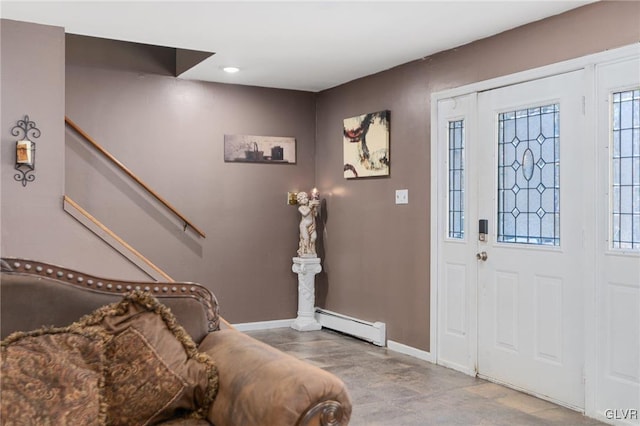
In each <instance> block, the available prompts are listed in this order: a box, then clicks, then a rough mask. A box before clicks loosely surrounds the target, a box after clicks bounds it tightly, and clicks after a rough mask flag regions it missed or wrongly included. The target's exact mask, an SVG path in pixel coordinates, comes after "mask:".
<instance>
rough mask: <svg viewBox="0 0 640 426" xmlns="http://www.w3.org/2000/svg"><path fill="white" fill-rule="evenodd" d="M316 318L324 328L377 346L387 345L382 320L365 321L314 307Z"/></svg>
mask: <svg viewBox="0 0 640 426" xmlns="http://www.w3.org/2000/svg"><path fill="white" fill-rule="evenodd" d="M315 317H316V320H317V321H318V322H319V323H320V325H322V326H323V327H325V328H328V329H330V330H336V331H339V332H341V333H344V334H348V335H350V336H354V337H357V338H359V339H362V340H366V341H367V342H371V343H373V344H374V345H377V346H386V345H387V328H386V325H385V323H383V322H367V321H362V320H359V319H357V318H352V317H349V316H346V315H342V314H338V313H336V312H331V311H328V310H326V309H320V308H316V314H315Z"/></svg>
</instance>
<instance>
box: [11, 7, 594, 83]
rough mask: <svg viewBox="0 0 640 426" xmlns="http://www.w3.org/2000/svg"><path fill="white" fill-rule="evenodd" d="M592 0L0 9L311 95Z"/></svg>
mask: <svg viewBox="0 0 640 426" xmlns="http://www.w3.org/2000/svg"><path fill="white" fill-rule="evenodd" d="M592 2H593V0H587V1H563V0H547V1H518V0H508V1H507V0H504V1H406V2H405V1H335V0H334V1H327V0H325V1H281V2H273V1H252V2H251V1H226V2H225V1H195V2H188V1H182V2H180V1H137V2H133V1H107V2H102V1H71V2H61V1H40V2H35V1H2V2H1V3H0V15H1V16H2V18H6V19H14V20H19V21H28V22H36V23H42V24H49V25H56V26H61V27H64V28H65V30H66V32H68V33H73V34H82V35H89V36H95V37H103V38H111V39H116V40H125V41H133V42H138V43H147V44H154V45H160V46H167V47H175V48H184V49H192V50H201V51H207V52H215V55H213V56H211V57H210V58H208V59H206V60H205V61H203V62H202V63H200V64H199V65H197V66H195V67H194V68H192V69H191V70H189V71H187V72H186V73H185V74H183V75H182V76H181V78H187V79H197V80H205V81H215V82H224V83H234V84H245V85H253V86H264V87H277V88H286V89H296V90H307V91H313V92H316V91H320V90H324V89H327V88H331V87H334V86H337V85H340V84H342V83H346V82H348V81H351V80H354V79H357V78H359V77H363V76H366V75H369V74H373V73H376V72H379V71H383V70H386V69H389V68H392V67H394V66H396V65H400V64H403V63H406V62H410V61H412V60H415V59H419V58H422V57H425V56H429V55H431V54H433V53H436V52H439V51H442V50H446V49H450V48H453V47H456V46H460V45H463V44H466V43H469V42H471V41H473V40H477V39H480V38H484V37H488V36H491V35H493V34H497V33H500V32H503V31H505V30H508V29H510V28H514V27H517V26H520V25H523V24H526V23H529V22H533V21H537V20H540V19H544V18H545V17H548V16H552V15H556V14H559V13H562V12H565V11H567V10H570V9H573V8H576V7H580V6H583V5H585V4H588V3H592ZM227 65H233V66H236V67H239V68H240V69H241V71H240V72H239V73H236V74H232V75H231V74H227V73H225V72H224V71H222V68H223V67H224V66H227Z"/></svg>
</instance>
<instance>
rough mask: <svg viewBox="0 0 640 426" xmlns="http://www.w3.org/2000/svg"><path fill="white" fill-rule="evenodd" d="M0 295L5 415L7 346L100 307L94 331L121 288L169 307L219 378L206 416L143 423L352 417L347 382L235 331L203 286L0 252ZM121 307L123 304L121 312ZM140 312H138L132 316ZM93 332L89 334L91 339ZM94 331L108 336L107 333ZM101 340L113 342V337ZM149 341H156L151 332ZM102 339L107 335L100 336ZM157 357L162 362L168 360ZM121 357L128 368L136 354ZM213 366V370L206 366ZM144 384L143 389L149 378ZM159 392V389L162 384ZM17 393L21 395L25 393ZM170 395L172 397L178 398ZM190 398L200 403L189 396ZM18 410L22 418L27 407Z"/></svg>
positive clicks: (319, 421)
mask: <svg viewBox="0 0 640 426" xmlns="http://www.w3.org/2000/svg"><path fill="white" fill-rule="evenodd" d="M0 292H1V295H2V297H1V299H0V301H1V306H0V313H1V318H0V319H1V321H0V326H1V327H0V328H1V330H0V332H1V337H2V339H3V340H2V362H3V364H2V381H3V388H2V390H3V398H2V400H3V404H2V405H3V407H2V411H3V412H2V414H3V417H5V416H7V415H13V414H11V412H10V411H8V410H10V408H11V407H7V406H6V405H7V403H6V401H5V399H6V398H5V396H9V395H10V391H11V386H12V383H14V382H12V380H14V379H12V378H11V375H10V372H11V370H9V367H6V365H9V364H10V363H9V361H10V355H11V353H12V352H11V351H12V350H17V349H18V348H16V347H13V346H12V343H11V342H13V344H16V342H17V343H18V344H19V343H20V342H23V343H24V342H26V340H25V339H26V338H33V337H34V336H36V337H37V336H41V335H42V334H45V335H48V334H49V330H58V331H59V330H63V331H66V332H69V331H70V328H69V324H77V321H78V320H79V319H80V318H85V319H84V320H83V321H84V324H85V325H86V324H88V323H89V322H90V321H89V322H88V320H87V318H89V317H91V315H90V314H92V312H102V314H100V315H101V316H100V318H98V320H96V319H95V314H93V315H94V317H91V318H92V319H91V321H93V322H92V323H91V324H89V325H90V327H89V328H90V329H95V328H96V326H97V325H100V324H102V323H100V324H98V322H99V321H103V323H108V322H109V321H107V320H109V318H108V316H109V315H112V312H111V311H108V312H107V311H105V310H104V309H105V308H104V307H105V306H114V305H117V304H118V303H121V301H122V300H123V297H125V294H131V293H132V292H133V293H135V294H148V295H151V296H152V299H153V300H155V301H157V306H160V307H163V306H164V307H166V308H168V311H169V313H166V312H165V313H163V315H165V317H166V316H171V318H175V321H176V322H177V324H178V325H179V326H176V328H177V329H180V330H184V331H185V332H186V334H188V335H189V337H190V339H189V338H187V340H189V341H191V340H192V342H193V345H194V346H193V347H191V352H192V355H193V354H198V356H200V357H201V356H202V355H201V354H205V355H206V356H205V357H204V358H206V359H205V360H204V361H206V363H208V364H207V365H208V367H207V368H209V370H207V371H208V372H209V373H211V372H213V373H216V374H215V375H214V376H215V377H213V376H212V375H211V374H209V376H208V380H209V382H208V383H209V384H210V385H212V386H213V385H215V386H214V387H215V389H214V387H212V388H211V389H209V390H208V392H209V394H210V395H209V396H211V398H210V399H212V401H209V402H210V404H208V405H207V406H206V407H205V408H204V411H202V407H200V408H201V411H202V413H201V414H202V415H200V416H197V415H194V414H193V413H191V415H186V414H185V413H187V411H188V410H187V411H185V409H184V407H183V408H182V409H175V411H172V412H171V413H172V414H169V415H168V416H169V417H168V418H167V414H166V412H165V415H164V416H156V417H150V418H149V419H147V420H145V421H146V423H145V422H140V424H167V425H169V424H171V425H174V424H180V425H208V424H214V425H216V426H225V425H229V426H231V425H242V426H251V425H267V426H269V425H274V426H275V425H278V426H285V425H292V426H293V425H327V426H328V425H346V424H348V422H349V418H350V416H351V401H350V399H349V395H348V392H347V389H346V388H345V385H344V383H343V382H342V381H341V380H340V379H339V378H337V377H336V376H334V375H333V374H330V373H328V372H326V371H324V370H322V369H320V368H317V367H315V366H313V365H310V364H308V363H305V362H304V361H301V360H299V359H296V358H294V357H292V356H289V355H287V354H285V353H283V352H281V351H279V350H277V349H275V348H273V347H270V346H268V345H266V344H264V343H262V342H259V341H257V340H256V339H253V338H251V337H250V336H247V335H246V334H244V333H241V332H239V331H237V330H235V329H232V328H226V329H224V327H223V329H221V328H220V318H219V315H218V303H217V300H216V298H215V296H214V295H213V293H211V292H210V291H209V290H208V289H207V288H206V287H204V286H202V285H199V284H196V283H156V282H128V281H121V280H111V279H106V278H100V277H96V276H92V275H88V274H85V273H81V272H78V271H75V270H71V269H68V268H65V267H60V266H56V265H51V264H47V263H43V262H38V261H32V260H25V259H16V258H3V259H2V272H1V280H0ZM142 297H143V298H144V297H146V296H142ZM153 303H155V302H153ZM153 303H152V304H153ZM127 306H129V305H127ZM154 306H155V305H154ZM130 307H131V306H130ZM141 309H142V310H144V308H141ZM105 312H107V313H105ZM122 312H123V311H122V310H121V312H120V313H122ZM163 312H164V311H163ZM138 314H139V313H136V312H134V314H131V315H133V316H136V315H138ZM146 314H149V312H146ZM127 315H129V314H127ZM105 318H106V319H105ZM163 318H164V317H163ZM165 320H166V318H165ZM118 321H119V320H118ZM81 322H82V321H81ZM169 322H170V321H169ZM111 323H114V321H111ZM165 323H168V322H167V321H165ZM43 327H45V328H43ZM65 327H67V328H65ZM74 327H75V326H74ZM100 327H102V325H100ZM118 327H119V325H118ZM180 327H182V328H180ZM76 328H77V327H76ZM121 328H122V327H121ZM125 328H126V327H125ZM38 329H39V330H40V331H39V332H37V333H34V332H29V331H30V330H38ZM42 330H44V331H42ZM74 330H76V329H74ZM101 330H102V329H101ZM165 331H166V330H165ZM16 332H17V333H16ZM20 332H22V333H20ZM25 332H27V333H26V334H25ZM92 333H93V332H92ZM100 333H103V331H100ZM138 334H139V333H138ZM174 334H175V333H174ZM178 334H179V333H178ZM10 335H11V337H10ZM96 335H97V334H95V333H94V334H92V335H91V336H93V337H95V336H96ZM100 335H101V336H106V334H104V333H103V334H100ZM75 337H78V336H75ZM85 337H86V336H85ZM93 337H91V338H93ZM107 337H108V339H113V336H112V335H108V336H107ZM170 337H173V336H170ZM145 339H147V338H145ZM148 339H149V340H152V339H153V337H151V338H148ZM106 341H111V340H104V342H106ZM114 341H115V340H114ZM158 341H159V342H160V343H161V344H163V343H162V342H165V341H166V338H164V337H163V338H162V339H160V338H158ZM144 342H147V340H144ZM147 343H148V342H147ZM100 344H101V345H102V344H103V343H100ZM104 345H106V343H105V344H104ZM183 346H184V345H183ZM100 347H102V346H100ZM185 347H188V345H186V346H185ZM22 349H24V348H22ZM27 350H28V349H27ZM160 350H162V349H153V350H152V352H153V351H156V352H157V351H160ZM113 351H115V349H113ZM113 351H112V352H113ZM16 353H18V352H16ZM118 355H119V354H118V352H117V351H116V352H115V353H114V354H112V356H116V357H117V356H118ZM152 355H153V354H152ZM156 355H157V354H156ZM204 358H203V359H204ZM198 359H199V360H200V361H202V362H204V361H203V360H202V359H200V358H198ZM211 360H212V362H213V364H211ZM191 361H193V360H191ZM191 361H189V362H191ZM20 362H23V361H20ZM47 362H49V361H47ZM162 362H163V363H164V364H166V365H168V364H167V363H168V362H166V361H162ZM185 362H186V361H185ZM127 363H128V364H133V363H135V359H134V360H133V361H131V360H129V361H127ZM164 364H163V365H164ZM214 364H215V367H212V365H214ZM202 365H204V364H202ZM189 368H191V367H189ZM50 370H55V369H53V368H52V369H50ZM107 370H108V369H107ZM202 371H204V370H202ZM127 374H128V373H127ZM10 379H11V380H10ZM100 380H101V381H99V383H101V384H104V385H105V386H106V387H107V391H108V392H107V391H105V389H101V390H100V391H99V392H98V393H100V392H102V393H100V395H103V394H105V392H106V393H107V394H113V393H114V392H116V393H117V392H118V390H117V389H124V388H123V387H120V388H117V389H116V388H111V389H110V388H109V386H110V383H111V382H110V380H112V379H110V378H109V377H107V379H104V378H101V379H100ZM145 380H146V379H145ZM15 383H16V384H17V383H19V381H18V379H16V382H15ZM144 385H145V386H146V385H147V382H146V381H145V382H144ZM16 386H17V385H16ZM114 386H115V385H114ZM22 387H24V386H22ZM140 389H142V388H141V387H139V388H138V391H139V390H140ZM163 390H165V389H160V391H163ZM16 391H18V390H16ZM204 394H205V392H204V391H200V390H197V389H196V390H194V391H193V392H192V393H190V394H189V395H196V399H198V398H199V397H198V395H199V396H200V397H203V395H204ZM184 395H186V394H184V392H183V396H182V397H181V398H184ZM115 396H116V397H117V396H118V395H115ZM19 398H21V399H25V396H24V395H22V396H19ZM101 398H102V396H101ZM27 399H28V398H27ZM172 401H174V402H175V398H173V399H172ZM130 402H131V401H130ZM120 403H123V401H120ZM190 403H191V404H196V403H194V402H193V401H191V402H190ZM100 404H101V405H100V406H99V409H100V410H101V411H100V413H101V414H100V416H102V417H100V418H102V420H104V424H116V423H117V421H112V420H109V416H111V415H112V414H110V413H113V411H109V410H110V409H111V410H115V409H114V408H113V407H108V406H107V407H106V408H105V403H104V402H101V403H100ZM145 404H146V403H145ZM196 405H197V404H196ZM191 407H192V411H193V412H196V408H195V406H191ZM29 409H31V408H29ZM118 410H120V411H119V412H116V413H114V417H116V415H118V414H119V415H122V413H123V412H126V410H125V411H123V410H124V409H118ZM165 411H166V410H165ZM19 414H20V415H24V411H21V412H20V413H19ZM178 414H179V415H178ZM187 414H188V413H187ZM154 415H155V414H154ZM171 416H173V417H171ZM5 418H7V417H5ZM120 421H121V423H123V424H126V423H128V421H127V420H126V418H125V419H124V420H122V419H121V420H120ZM95 424H102V423H100V422H98V423H95Z"/></svg>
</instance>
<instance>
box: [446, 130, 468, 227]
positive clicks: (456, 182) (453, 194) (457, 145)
mask: <svg viewBox="0 0 640 426" xmlns="http://www.w3.org/2000/svg"><path fill="white" fill-rule="evenodd" d="M448 139H449V161H448V163H449V238H455V239H463V238H464V120H456V121H450V122H449V137H448Z"/></svg>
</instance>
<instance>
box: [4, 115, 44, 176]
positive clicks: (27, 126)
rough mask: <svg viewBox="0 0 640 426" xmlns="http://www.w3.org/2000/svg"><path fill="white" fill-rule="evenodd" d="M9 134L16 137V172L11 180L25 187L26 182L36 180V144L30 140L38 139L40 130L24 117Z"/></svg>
mask: <svg viewBox="0 0 640 426" xmlns="http://www.w3.org/2000/svg"><path fill="white" fill-rule="evenodd" d="M11 134H12V135H13V136H17V137H18V138H19V139H18V140H17V141H16V166H15V169H16V170H17V171H18V173H16V174H15V175H14V176H13V178H14V179H15V180H16V181H18V182H22V186H27V182H33V181H34V180H36V176H35V175H34V174H33V171H34V170H35V168H36V143H35V142H34V141H32V140H31V138H34V139H36V138H39V137H40V130H39V129H38V128H37V127H36V123H35V122H34V121H31V120H29V116H28V115H25V116H24V120H18V123H17V124H16V125H15V126H13V128H12V129H11Z"/></svg>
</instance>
